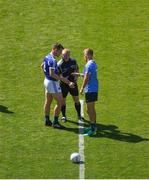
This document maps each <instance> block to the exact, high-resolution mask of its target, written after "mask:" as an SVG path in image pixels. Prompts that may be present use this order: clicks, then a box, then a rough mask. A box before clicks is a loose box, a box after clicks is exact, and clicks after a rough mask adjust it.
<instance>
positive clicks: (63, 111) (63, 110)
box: [61, 105, 66, 117]
mask: <svg viewBox="0 0 149 180" xmlns="http://www.w3.org/2000/svg"><path fill="white" fill-rule="evenodd" d="M61 111H62V116H63V117H66V105H63V106H62V107H61Z"/></svg>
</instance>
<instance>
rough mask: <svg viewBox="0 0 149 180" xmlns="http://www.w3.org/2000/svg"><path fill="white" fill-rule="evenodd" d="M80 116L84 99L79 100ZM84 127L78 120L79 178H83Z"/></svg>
mask: <svg viewBox="0 0 149 180" xmlns="http://www.w3.org/2000/svg"><path fill="white" fill-rule="evenodd" d="M80 104H81V116H82V117H84V100H80ZM83 129H84V122H83V121H80V120H79V154H80V156H81V161H80V167H79V178H80V179H82V180H84V179H85V157H84V136H83V135H82V133H83Z"/></svg>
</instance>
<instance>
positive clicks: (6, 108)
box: [0, 105, 14, 114]
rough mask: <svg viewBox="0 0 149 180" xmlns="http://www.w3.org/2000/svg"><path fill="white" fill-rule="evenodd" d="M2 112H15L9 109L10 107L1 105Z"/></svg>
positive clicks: (0, 110)
mask: <svg viewBox="0 0 149 180" xmlns="http://www.w3.org/2000/svg"><path fill="white" fill-rule="evenodd" d="M0 112H2V113H8V114H12V113H14V112H12V111H10V110H8V107H6V106H3V105H0Z"/></svg>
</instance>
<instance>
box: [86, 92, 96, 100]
mask: <svg viewBox="0 0 149 180" xmlns="http://www.w3.org/2000/svg"><path fill="white" fill-rule="evenodd" d="M97 100H98V92H88V93H85V101H86V103H89V102H95V101H97Z"/></svg>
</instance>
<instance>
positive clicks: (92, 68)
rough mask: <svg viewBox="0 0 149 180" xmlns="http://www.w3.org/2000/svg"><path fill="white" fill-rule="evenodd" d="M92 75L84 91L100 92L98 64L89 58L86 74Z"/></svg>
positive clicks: (85, 69)
mask: <svg viewBox="0 0 149 180" xmlns="http://www.w3.org/2000/svg"><path fill="white" fill-rule="evenodd" d="M87 73H88V74H89V75H90V78H89V81H88V83H87V85H86V86H85V88H84V92H85V93H88V92H98V80H97V64H96V62H95V61H94V60H89V61H88V62H87V64H86V65H85V68H84V75H86V74H87Z"/></svg>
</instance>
